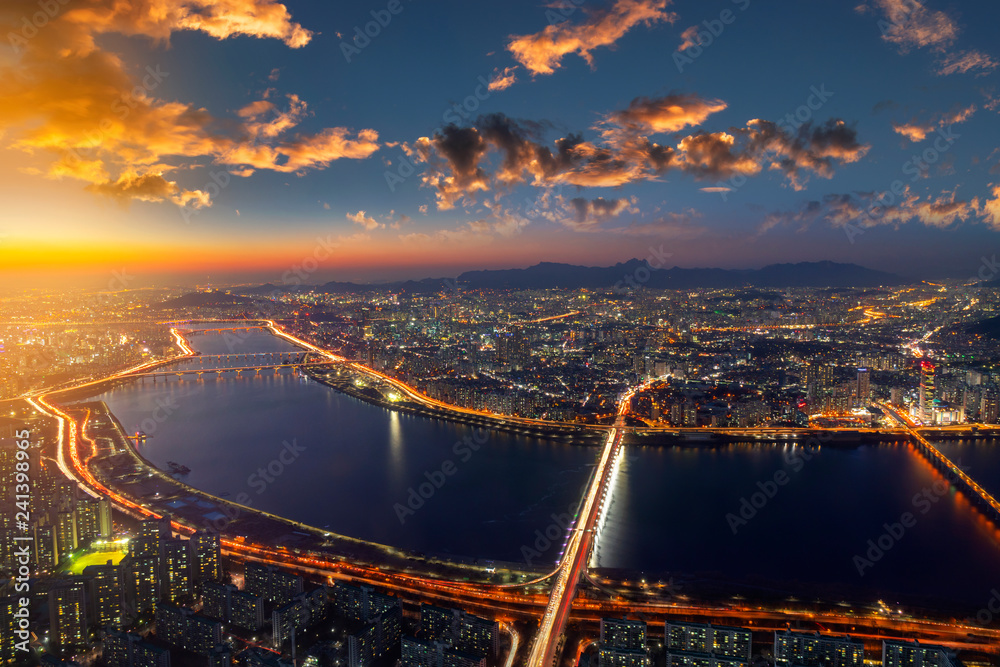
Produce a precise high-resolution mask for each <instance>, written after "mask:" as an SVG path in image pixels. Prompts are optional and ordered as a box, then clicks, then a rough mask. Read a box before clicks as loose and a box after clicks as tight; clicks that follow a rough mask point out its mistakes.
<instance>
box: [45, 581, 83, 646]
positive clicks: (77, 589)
mask: <svg viewBox="0 0 1000 667" xmlns="http://www.w3.org/2000/svg"><path fill="white" fill-rule="evenodd" d="M88 627H89V622H88V619H87V592H86V582H85V581H84V580H83V579H82V578H76V577H74V578H70V579H64V580H61V581H58V582H56V583H55V584H54V585H53V586H52V588H51V589H50V590H49V639H50V641H51V642H52V644H53V646H55V647H56V648H57V651H58V652H59V653H61V654H63V655H66V654H71V653H72V652H73V651H75V650H80V649H84V648H86V646H87V630H88Z"/></svg>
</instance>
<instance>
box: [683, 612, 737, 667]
mask: <svg viewBox="0 0 1000 667" xmlns="http://www.w3.org/2000/svg"><path fill="white" fill-rule="evenodd" d="M664 639H665V647H666V649H667V660H668V663H669V661H670V658H671V656H676V657H677V658H678V660H680V658H681V657H682V656H683V655H684V654H701V655H704V656H707V659H713V658H714V659H716V660H721V661H722V662H725V663H729V662H732V661H736V662H738V663H740V664H747V663H749V662H750V651H751V649H752V647H753V642H752V639H753V636H752V633H751V632H750V630H747V629H746V628H737V627H731V626H725V625H711V624H705V623H675V622H672V621H667V623H666V624H665V626H664ZM675 664H687V663H684V662H682V661H681V662H678V661H675Z"/></svg>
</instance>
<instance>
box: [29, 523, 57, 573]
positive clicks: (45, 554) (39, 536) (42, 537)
mask: <svg viewBox="0 0 1000 667" xmlns="http://www.w3.org/2000/svg"><path fill="white" fill-rule="evenodd" d="M34 537H35V539H34V541H33V542H32V548H33V549H34V551H35V567H36V568H37V569H38V570H40V571H42V572H51V571H52V570H54V569H55V567H56V562H57V559H58V554H59V546H58V543H57V541H56V531H55V528H53V527H52V526H50V525H38V524H36V525H35V527H34Z"/></svg>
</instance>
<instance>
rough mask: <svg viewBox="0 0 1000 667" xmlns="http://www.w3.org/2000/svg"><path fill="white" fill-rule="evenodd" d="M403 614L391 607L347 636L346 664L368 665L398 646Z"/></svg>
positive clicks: (352, 666)
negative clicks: (359, 629)
mask: <svg viewBox="0 0 1000 667" xmlns="http://www.w3.org/2000/svg"><path fill="white" fill-rule="evenodd" d="M402 624H403V615H402V612H401V610H400V608H399V607H398V606H397V607H393V608H392V609H389V610H387V611H384V612H382V613H381V614H378V615H377V616H375V617H374V618H372V619H371V620H369V621H368V622H366V623H365V626H364V628H363V629H362V630H361V631H360V632H356V633H354V634H352V635H349V636H348V638H347V655H348V665H349V666H350V667H368V666H369V665H371V664H372V663H374V662H375V660H377V659H378V658H381V657H382V656H384V655H386V654H388V653H389V652H390V651H393V650H395V649H396V647H397V646H399V641H400V637H401V636H402Z"/></svg>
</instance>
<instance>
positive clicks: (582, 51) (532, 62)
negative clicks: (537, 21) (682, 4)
mask: <svg viewBox="0 0 1000 667" xmlns="http://www.w3.org/2000/svg"><path fill="white" fill-rule="evenodd" d="M667 2H668V0H615V2H614V4H613V5H612V6H611V7H610V8H608V9H606V10H591V11H588V12H587V17H586V19H585V20H584V21H583V22H582V23H576V24H574V23H572V22H570V21H565V22H561V23H555V24H551V25H548V26H546V27H545V29H544V30H542V31H541V32H538V33H534V34H531V35H521V36H511V41H510V42H509V43H508V44H507V50H508V51H510V53H511V54H512V55H513V56H514V59H515V60H517V62H519V63H520V64H521V65H523V66H524V68H525V69H527V70H528V71H529V72H531V74H532V75H539V74H552V73H553V72H555V71H556V70H557V69H559V68H560V67H561V66H562V59H563V58H564V57H565V56H567V55H570V54H574V53H575V54H577V55H578V56H580V57H581V58H583V59H584V60H586V61H587V64H588V65H590V66H591V67H593V65H594V58H593V54H592V52H593V51H594V50H595V49H598V48H600V47H602V46H608V47H610V46H614V44H615V43H616V42H617V41H618V40H619V39H621V38H622V37H623V36H624V35H625V34H626V33H627V32H628V31H629V30H631V29H632V28H634V27H636V26H639V25H646V26H649V25H653V24H655V23H659V22H661V21H665V22H667V23H673V22H674V21H676V20H677V15H676V14H673V13H671V12H667V11H666V6H667Z"/></svg>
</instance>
